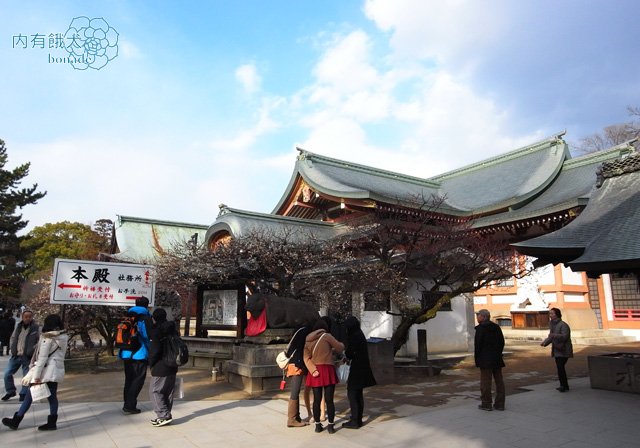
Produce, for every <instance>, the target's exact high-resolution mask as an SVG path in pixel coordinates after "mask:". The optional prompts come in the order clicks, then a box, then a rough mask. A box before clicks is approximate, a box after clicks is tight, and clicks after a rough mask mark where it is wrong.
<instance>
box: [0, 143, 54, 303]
mask: <svg viewBox="0 0 640 448" xmlns="http://www.w3.org/2000/svg"><path fill="white" fill-rule="evenodd" d="M7 161H8V156H7V149H6V147H5V144H4V141H3V140H2V139H0V302H12V301H15V299H16V298H18V297H19V296H20V285H21V283H22V280H23V275H22V273H23V270H24V259H25V253H24V249H22V248H21V247H20V241H21V239H22V237H19V236H18V232H20V231H21V230H22V229H24V228H25V226H26V225H27V224H28V221H25V220H23V219H22V214H21V213H20V209H22V208H23V207H25V206H27V205H29V204H35V203H36V202H37V201H38V200H40V199H42V198H43V197H44V195H45V194H46V192H39V191H37V189H38V184H34V185H33V186H31V187H28V188H20V182H21V181H22V179H24V178H25V177H26V176H27V175H28V174H29V166H30V163H28V162H27V163H24V164H22V165H20V166H18V167H16V168H14V169H13V170H7V169H5V166H6V164H7Z"/></svg>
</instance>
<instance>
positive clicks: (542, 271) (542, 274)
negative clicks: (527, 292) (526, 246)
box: [536, 264, 556, 285]
mask: <svg viewBox="0 0 640 448" xmlns="http://www.w3.org/2000/svg"><path fill="white" fill-rule="evenodd" d="M536 272H537V273H538V284H539V285H554V284H555V283H556V278H555V274H554V269H553V265H552V264H546V265H544V266H540V267H539V268H538V269H536Z"/></svg>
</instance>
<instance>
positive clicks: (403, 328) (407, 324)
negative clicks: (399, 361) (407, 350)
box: [391, 316, 417, 355]
mask: <svg viewBox="0 0 640 448" xmlns="http://www.w3.org/2000/svg"><path fill="white" fill-rule="evenodd" d="M416 319H417V317H414V316H403V317H402V320H401V321H400V325H398V326H397V327H396V329H395V330H394V331H393V336H391V341H392V342H393V354H394V355H395V354H396V353H398V350H400V349H401V348H402V346H403V345H404V344H406V343H407V341H408V340H409V330H410V329H411V327H413V325H414V324H415V323H416Z"/></svg>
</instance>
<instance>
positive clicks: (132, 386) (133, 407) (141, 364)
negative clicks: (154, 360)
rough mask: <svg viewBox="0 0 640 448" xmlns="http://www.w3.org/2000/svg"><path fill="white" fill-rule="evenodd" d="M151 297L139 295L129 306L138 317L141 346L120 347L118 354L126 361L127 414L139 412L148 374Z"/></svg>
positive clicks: (132, 314) (125, 408)
mask: <svg viewBox="0 0 640 448" xmlns="http://www.w3.org/2000/svg"><path fill="white" fill-rule="evenodd" d="M148 306H149V299H147V298H146V297H139V298H137V299H136V306H133V307H131V308H129V310H128V311H127V314H129V315H130V316H135V317H136V327H137V330H138V332H137V336H138V342H139V345H140V348H139V349H138V350H135V351H133V350H125V349H120V353H118V356H119V357H120V359H122V360H123V361H124V391H123V397H124V406H123V407H122V412H124V413H125V414H139V413H140V409H138V407H137V405H138V395H139V394H140V391H141V390H142V386H144V380H145V378H146V376H147V365H148V358H149V336H148V334H147V330H148V327H150V323H151V316H150V314H149V311H148V310H147V307H148Z"/></svg>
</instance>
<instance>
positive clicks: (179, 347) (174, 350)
mask: <svg viewBox="0 0 640 448" xmlns="http://www.w3.org/2000/svg"><path fill="white" fill-rule="evenodd" d="M162 360H163V361H164V363H165V364H166V365H167V366H168V367H180V366H183V365H185V364H186V363H187V362H188V361H189V348H188V347H187V344H185V343H184V341H183V340H182V338H180V336H178V334H177V333H172V334H170V335H168V336H167V337H166V338H164V344H163V347H162Z"/></svg>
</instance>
